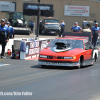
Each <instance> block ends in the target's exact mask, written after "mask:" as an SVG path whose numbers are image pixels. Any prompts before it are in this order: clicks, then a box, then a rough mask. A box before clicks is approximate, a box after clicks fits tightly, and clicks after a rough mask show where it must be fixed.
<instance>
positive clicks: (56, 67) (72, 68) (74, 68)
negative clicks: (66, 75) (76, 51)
mask: <svg viewBox="0 0 100 100" xmlns="http://www.w3.org/2000/svg"><path fill="white" fill-rule="evenodd" d="M88 67H91V66H90V65H89V66H84V67H81V68H80V69H84V68H88ZM30 68H39V69H50V70H78V68H77V67H76V66H75V67H74V66H73V67H64V66H46V67H41V66H40V65H35V66H31V67H30Z"/></svg>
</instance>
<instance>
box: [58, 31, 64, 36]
mask: <svg viewBox="0 0 100 100" xmlns="http://www.w3.org/2000/svg"><path fill="white" fill-rule="evenodd" d="M63 32H64V29H61V32H60V34H59V37H61V35H62V33H63Z"/></svg>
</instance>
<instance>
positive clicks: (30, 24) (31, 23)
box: [29, 21, 34, 32]
mask: <svg viewBox="0 0 100 100" xmlns="http://www.w3.org/2000/svg"><path fill="white" fill-rule="evenodd" d="M29 27H30V28H31V31H32V32H33V28H34V23H33V22H32V21H31V22H29Z"/></svg>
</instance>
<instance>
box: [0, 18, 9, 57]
mask: <svg viewBox="0 0 100 100" xmlns="http://www.w3.org/2000/svg"><path fill="white" fill-rule="evenodd" d="M9 33H10V31H9V29H8V27H7V26H5V20H4V19H2V20H1V25H0V44H1V45H2V52H1V58H3V57H4V52H5V46H6V42H8V41H9Z"/></svg>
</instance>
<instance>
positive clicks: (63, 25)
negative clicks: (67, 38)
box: [59, 20, 65, 37]
mask: <svg viewBox="0 0 100 100" xmlns="http://www.w3.org/2000/svg"><path fill="white" fill-rule="evenodd" d="M64 28H65V23H64V20H62V21H61V32H60V34H59V37H61V35H62V33H63V32H64Z"/></svg>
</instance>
